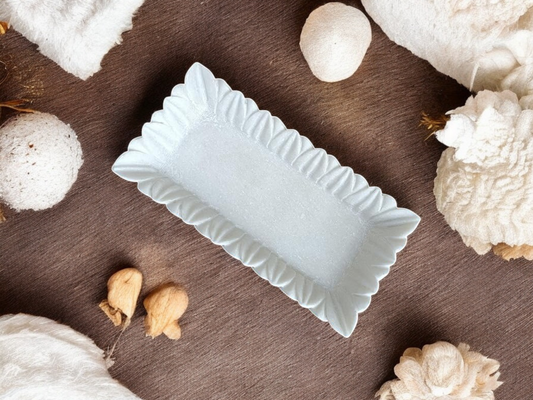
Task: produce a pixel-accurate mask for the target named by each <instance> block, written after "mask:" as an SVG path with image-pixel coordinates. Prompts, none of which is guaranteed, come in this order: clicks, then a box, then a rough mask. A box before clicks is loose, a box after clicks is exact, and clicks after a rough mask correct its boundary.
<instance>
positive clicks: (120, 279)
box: [99, 268, 143, 329]
mask: <svg viewBox="0 0 533 400" xmlns="http://www.w3.org/2000/svg"><path fill="white" fill-rule="evenodd" d="M142 279H143V278H142V273H141V271H139V270H138V269H136V268H125V269H121V270H120V271H118V272H115V273H114V274H113V275H111V278H109V280H108V281H107V290H108V293H107V299H106V300H103V301H102V302H101V303H100V304H99V307H100V308H101V309H102V311H103V312H105V314H106V315H107V316H108V317H109V319H110V320H111V321H112V322H113V324H115V326H120V325H122V327H123V329H126V328H127V327H128V326H129V324H130V322H131V318H132V317H133V314H134V313H135V307H136V305H137V300H138V298H139V293H140V292H141V286H142Z"/></svg>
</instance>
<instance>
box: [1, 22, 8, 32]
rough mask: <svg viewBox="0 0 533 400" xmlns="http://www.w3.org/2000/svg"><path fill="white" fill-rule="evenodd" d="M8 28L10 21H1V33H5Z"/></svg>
mask: <svg viewBox="0 0 533 400" xmlns="http://www.w3.org/2000/svg"><path fill="white" fill-rule="evenodd" d="M8 29H9V23H8V22H4V21H0V35H3V34H5V33H6V32H7V30H8Z"/></svg>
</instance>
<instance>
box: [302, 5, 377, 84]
mask: <svg viewBox="0 0 533 400" xmlns="http://www.w3.org/2000/svg"><path fill="white" fill-rule="evenodd" d="M371 40H372V30H371V28H370V22H369V21H368V18H367V17H366V16H365V14H363V13H362V12H361V11H359V10H358V9H357V8H355V7H350V6H347V5H345V4H342V3H327V4H325V5H323V6H321V7H318V8H317V9H316V10H314V11H313V12H312V13H311V14H310V15H309V17H308V18H307V20H306V21H305V25H304V27H303V29H302V34H301V36H300V48H301V49H302V53H303V55H304V57H305V60H306V61H307V63H308V64H309V67H310V68H311V71H312V72H313V74H314V75H315V76H316V77H317V78H318V79H320V80H321V81H324V82H338V81H341V80H343V79H346V78H349V77H350V76H352V75H353V73H354V72H355V71H357V68H359V66H360V65H361V62H362V61H363V57H364V56H365V54H366V51H367V50H368V46H370V42H371Z"/></svg>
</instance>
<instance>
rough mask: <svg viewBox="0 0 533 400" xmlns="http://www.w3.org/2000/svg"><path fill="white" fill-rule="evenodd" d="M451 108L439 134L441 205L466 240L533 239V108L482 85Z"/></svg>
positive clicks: (482, 248)
mask: <svg viewBox="0 0 533 400" xmlns="http://www.w3.org/2000/svg"><path fill="white" fill-rule="evenodd" d="M450 113H451V119H450V121H448V123H447V124H446V127H445V128H444V129H443V130H441V131H439V132H437V139H438V140H439V141H441V142H442V143H444V144H445V145H447V146H450V147H449V148H448V149H447V150H445V151H444V152H443V153H442V156H441V159H440V160H439V163H438V166H437V177H436V178H435V187H434V193H435V198H436V201H437V208H438V210H439V211H440V212H441V213H442V214H444V217H445V219H446V222H448V224H449V225H450V226H451V227H452V228H453V229H455V230H457V231H458V232H459V233H460V234H461V237H462V238H463V241H464V242H465V244H466V245H468V246H471V247H472V248H474V250H475V251H476V252H477V253H479V254H485V253H486V252H488V251H489V250H490V249H491V248H492V246H493V245H496V244H498V243H506V244H508V245H510V246H517V245H524V244H526V245H533V221H532V220H531V210H532V209H533V192H532V190H531V188H533V110H532V109H527V104H524V102H523V101H522V102H519V101H518V98H517V96H516V94H515V93H513V92H511V91H508V90H506V91H503V92H500V93H494V92H490V91H482V92H479V93H478V94H477V96H476V97H471V98H470V99H468V101H467V102H466V105H465V106H463V107H459V108H457V109H455V110H453V111H451V112H450Z"/></svg>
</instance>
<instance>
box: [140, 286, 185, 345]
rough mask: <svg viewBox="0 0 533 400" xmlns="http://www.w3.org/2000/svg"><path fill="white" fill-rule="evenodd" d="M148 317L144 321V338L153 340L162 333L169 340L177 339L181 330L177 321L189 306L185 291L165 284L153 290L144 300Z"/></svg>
mask: <svg viewBox="0 0 533 400" xmlns="http://www.w3.org/2000/svg"><path fill="white" fill-rule="evenodd" d="M143 304H144V308H146V311H147V312H148V315H147V316H146V318H145V319H144V325H145V328H146V336H151V337H152V338H155V337H156V336H159V335H161V334H162V333H164V334H165V335H166V336H167V337H168V338H169V339H179V338H180V337H181V328H180V326H179V325H178V319H179V318H180V317H181V316H182V315H183V313H184V312H185V310H186V309H187V306H188V305H189V297H188V296H187V292H185V290H184V289H183V288H182V287H181V286H179V285H177V284H175V283H166V284H164V285H161V286H159V287H157V288H156V289H154V290H153V291H152V292H151V293H150V294H149V295H148V296H147V297H146V299H144V303H143Z"/></svg>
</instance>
